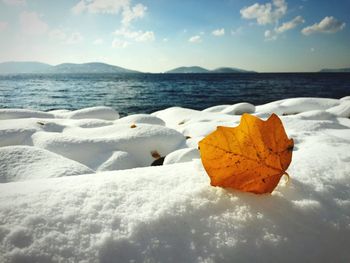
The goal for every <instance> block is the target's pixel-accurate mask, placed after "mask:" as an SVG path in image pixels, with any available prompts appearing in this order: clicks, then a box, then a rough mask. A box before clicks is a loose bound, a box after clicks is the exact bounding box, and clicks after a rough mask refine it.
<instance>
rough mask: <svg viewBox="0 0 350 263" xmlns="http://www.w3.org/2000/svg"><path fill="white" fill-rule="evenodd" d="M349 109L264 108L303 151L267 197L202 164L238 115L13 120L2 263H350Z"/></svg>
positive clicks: (6, 124)
mask: <svg viewBox="0 0 350 263" xmlns="http://www.w3.org/2000/svg"><path fill="white" fill-rule="evenodd" d="M348 102H349V100H348V97H344V98H342V99H339V100H337V99H324V98H294V99H285V100H280V101H276V102H271V103H268V104H265V105H260V106H256V107H255V112H254V113H253V114H254V115H257V116H260V117H262V118H263V119H266V118H268V117H269V116H270V114H271V113H272V112H275V113H277V114H279V115H280V118H281V120H282V122H283V125H284V127H285V129H286V132H287V134H288V136H289V137H291V138H293V139H294V142H295V148H294V151H293V160H292V162H291V165H290V167H289V168H288V171H287V172H288V174H289V175H290V181H289V182H288V183H285V182H283V180H282V181H281V182H280V184H279V185H278V186H277V188H276V189H275V191H274V192H273V193H272V194H271V195H259V196H258V195H253V194H248V193H242V192H238V191H234V190H230V189H222V188H215V187H211V186H210V183H209V178H208V176H207V174H206V173H205V171H204V169H203V167H202V164H201V161H200V159H198V158H199V152H198V150H197V147H198V141H199V140H201V139H202V138H203V137H205V136H206V135H207V134H209V133H210V132H212V131H213V130H215V129H216V127H217V126H231V127H232V126H236V125H238V123H239V121H240V116H239V115H230V114H233V113H234V114H237V113H239V112H234V111H232V110H233V109H230V110H228V109H229V107H231V106H230V105H220V106H218V107H211V108H208V109H206V110H203V111H197V110H191V109H185V108H179V107H173V108H169V109H164V110H161V111H158V112H155V113H153V114H151V115H147V114H141V115H140V114H137V115H131V116H127V117H125V118H121V119H117V117H116V114H115V112H114V110H110V109H108V110H106V111H107V112H109V113H108V114H107V113H106V111H105V110H101V112H100V113H96V114H95V113H94V114H91V111H92V112H94V110H96V108H94V109H89V110H86V109H83V110H78V111H72V112H70V111H64V110H59V111H51V112H49V113H43V115H41V113H40V112H39V113H38V112H36V113H33V112H32V111H30V112H29V113H28V112H27V111H25V112H27V113H25V115H20V114H19V113H16V114H13V113H11V114H13V115H6V116H8V117H11V116H13V118H12V117H11V118H12V119H11V118H10V119H9V118H8V117H6V118H4V119H2V120H0V178H5V179H2V182H7V183H2V184H0V262H40V263H41V262H115V261H116V260H118V261H120V262H233V261H235V262H236V261H237V262H296V261H298V262H350V252H349V249H348V244H349V243H350V227H349V226H350V151H349V144H350V119H349V103H348ZM232 108H233V107H232ZM251 110H252V107H251ZM7 111H8V112H11V110H7ZM223 111H226V113H229V114H225V113H223ZM13 112H18V111H17V110H13ZM74 112H75V113H74ZM76 112H78V114H77V113H76ZM79 112H81V113H79ZM84 112H85V113H84ZM95 112H99V111H98V110H97V111H95ZM46 114H50V115H46ZM74 114H76V117H77V118H78V117H79V118H82V119H76V118H71V116H72V115H73V117H74ZM109 114H110V115H109ZM79 115H80V116H79ZM3 116H5V115H3ZM45 116H46V117H45ZM85 117H86V119H85ZM0 119H1V117H0ZM164 125H165V126H164ZM18 145H22V146H18ZM25 145H29V146H25ZM164 156H165V159H164V163H163V164H164V165H163V166H160V167H149V166H150V165H151V163H152V162H153V161H154V160H156V159H158V158H160V157H164ZM141 166H145V167H144V168H136V169H129V168H135V167H141ZM124 169H125V170H124ZM92 170H94V171H92ZM115 170H119V171H115ZM103 171H107V172H103ZM74 174H80V175H77V176H67V175H74ZM58 176H62V177H60V178H48V177H58ZM39 178H43V179H39ZM29 179H36V180H29ZM18 180H26V181H22V182H16V181H18ZM9 181H11V182H9Z"/></svg>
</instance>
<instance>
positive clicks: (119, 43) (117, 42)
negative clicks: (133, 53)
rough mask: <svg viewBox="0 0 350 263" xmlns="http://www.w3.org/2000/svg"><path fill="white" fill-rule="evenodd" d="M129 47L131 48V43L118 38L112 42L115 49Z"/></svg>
mask: <svg viewBox="0 0 350 263" xmlns="http://www.w3.org/2000/svg"><path fill="white" fill-rule="evenodd" d="M127 46H129V42H127V41H125V40H121V39H118V38H115V39H114V40H113V42H112V47H113V48H126V47H127Z"/></svg>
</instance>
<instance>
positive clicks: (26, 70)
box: [0, 61, 141, 74]
mask: <svg viewBox="0 0 350 263" xmlns="http://www.w3.org/2000/svg"><path fill="white" fill-rule="evenodd" d="M79 73H81V74H83V73H84V74H85V73H86V74H94V73H116V74H126V73H141V72H139V71H136V70H131V69H126V68H122V67H119V66H114V65H110V64H107V63H102V62H89V63H80V64H78V63H62V64H58V65H55V66H53V65H50V64H46V63H41V62H36V61H19V62H14V61H10V62H2V63H0V74H79Z"/></svg>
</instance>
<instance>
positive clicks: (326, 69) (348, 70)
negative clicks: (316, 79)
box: [320, 68, 350, 72]
mask: <svg viewBox="0 0 350 263" xmlns="http://www.w3.org/2000/svg"><path fill="white" fill-rule="evenodd" d="M320 72H350V68H335V69H329V68H325V69H322V70H320Z"/></svg>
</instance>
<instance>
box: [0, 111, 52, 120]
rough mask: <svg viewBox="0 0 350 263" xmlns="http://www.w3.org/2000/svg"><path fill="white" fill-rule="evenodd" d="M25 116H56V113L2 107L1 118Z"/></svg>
mask: <svg viewBox="0 0 350 263" xmlns="http://www.w3.org/2000/svg"><path fill="white" fill-rule="evenodd" d="M23 118H54V115H53V114H51V113H47V112H42V111H35V110H25V109H0V120H6V119H23Z"/></svg>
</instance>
